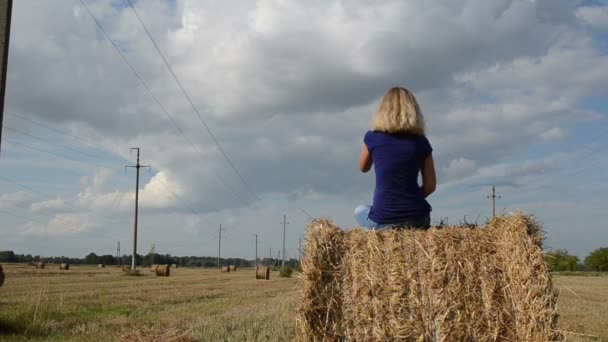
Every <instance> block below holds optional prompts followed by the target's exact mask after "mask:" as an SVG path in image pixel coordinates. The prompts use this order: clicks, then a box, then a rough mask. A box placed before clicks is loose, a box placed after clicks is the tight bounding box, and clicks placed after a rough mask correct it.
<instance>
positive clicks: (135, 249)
mask: <svg viewBox="0 0 608 342" xmlns="http://www.w3.org/2000/svg"><path fill="white" fill-rule="evenodd" d="M133 150H137V164H135V165H127V166H125V168H127V167H134V168H135V169H136V170H137V173H136V176H135V223H134V224H133V257H132V259H131V270H133V271H135V267H136V266H137V265H136V262H135V261H136V260H135V258H136V257H137V212H138V206H139V169H140V168H142V167H148V168H149V167H150V166H147V165H139V147H132V148H131V151H133Z"/></svg>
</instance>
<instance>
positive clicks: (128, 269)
mask: <svg viewBox="0 0 608 342" xmlns="http://www.w3.org/2000/svg"><path fill="white" fill-rule="evenodd" d="M130 270H131V266H127V265H123V266H122V271H123V272H129V271H130Z"/></svg>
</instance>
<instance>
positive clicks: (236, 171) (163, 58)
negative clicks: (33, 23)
mask: <svg viewBox="0 0 608 342" xmlns="http://www.w3.org/2000/svg"><path fill="white" fill-rule="evenodd" d="M80 1H81V2H82V0H80ZM124 1H125V2H126V4H127V5H128V6H129V7H131V9H132V10H133V13H134V14H135V17H136V18H137V21H139V23H140V24H141V26H142V28H143V29H144V31H145V32H146V35H147V36H148V38H150V41H151V42H152V44H153V45H154V48H155V49H156V51H157V52H158V55H159V56H160V57H161V58H162V60H163V62H164V63H165V66H166V67H167V69H168V70H169V72H170V73H171V75H172V76H173V79H174V80H175V82H176V83H177V85H178V86H179V88H180V90H181V92H182V93H183V94H184V97H185V98H186V100H188V102H189V103H190V106H191V107H192V109H193V110H194V112H195V113H196V116H197V117H198V119H199V121H200V122H201V124H203V126H204V127H205V130H206V131H207V133H209V136H210V137H211V139H213V142H214V143H215V145H216V146H217V148H218V149H219V151H220V152H221V153H222V155H223V156H224V158H225V159H226V161H227V162H228V164H229V165H230V167H231V168H232V170H233V171H234V172H235V173H236V174H237V176H238V177H239V178H240V180H241V182H242V183H243V185H245V188H246V189H247V191H249V193H250V194H251V195H252V196H253V197H254V198H255V199H257V200H258V201H262V200H261V199H260V197H258V195H257V194H256V193H255V192H253V190H252V189H251V187H250V186H249V184H248V183H247V181H246V180H245V178H243V176H242V175H241V173H240V172H239V170H238V169H237V168H236V166H235V165H234V163H233V162H232V160H231V159H230V157H228V154H227V153H226V152H225V151H224V149H223V148H222V146H221V145H220V143H219V141H218V140H217V138H216V137H215V135H214V134H213V132H212V131H211V129H210V128H209V126H208V125H207V123H206V122H205V120H203V118H202V117H201V114H200V112H199V111H198V109H197V108H196V106H195V105H194V102H193V101H192V99H191V98H190V95H188V92H187V91H186V89H184V86H183V85H182V83H181V82H180V80H179V78H178V77H177V75H176V74H175V72H174V71H173V68H171V64H169V62H168V61H167V59H166V58H165V56H164V55H163V53H162V51H161V49H160V47H159V46H158V44H157V43H156V41H155V40H154V38H153V37H152V34H151V33H150V31H148V28H147V27H146V25H145V24H144V22H143V20H142V19H141V18H140V16H139V13H138V12H137V10H136V9H135V6H133V3H132V2H131V0H124Z"/></svg>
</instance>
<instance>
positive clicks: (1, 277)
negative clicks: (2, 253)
mask: <svg viewBox="0 0 608 342" xmlns="http://www.w3.org/2000/svg"><path fill="white" fill-rule="evenodd" d="M2 284H4V270H3V269H2V265H0V286H2Z"/></svg>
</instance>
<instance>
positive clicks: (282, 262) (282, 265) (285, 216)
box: [281, 214, 289, 268]
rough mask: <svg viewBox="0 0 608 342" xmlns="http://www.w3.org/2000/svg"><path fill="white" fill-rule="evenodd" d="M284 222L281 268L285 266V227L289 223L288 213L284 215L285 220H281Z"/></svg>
mask: <svg viewBox="0 0 608 342" xmlns="http://www.w3.org/2000/svg"><path fill="white" fill-rule="evenodd" d="M281 223H282V224H283V253H282V257H283V259H282V261H281V268H284V267H285V228H286V226H287V225H288V224H289V222H287V215H285V214H284V215H283V222H281Z"/></svg>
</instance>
